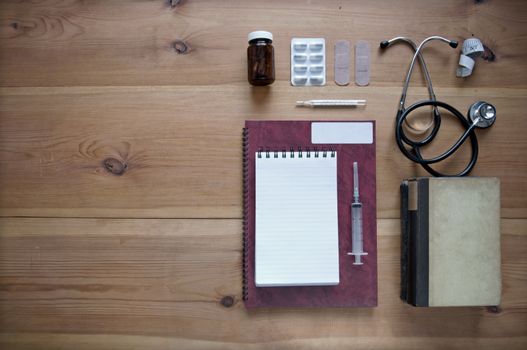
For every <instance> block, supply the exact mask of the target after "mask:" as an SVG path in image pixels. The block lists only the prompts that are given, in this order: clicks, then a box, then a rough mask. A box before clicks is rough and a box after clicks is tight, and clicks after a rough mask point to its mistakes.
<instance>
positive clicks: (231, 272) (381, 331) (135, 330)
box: [0, 218, 527, 349]
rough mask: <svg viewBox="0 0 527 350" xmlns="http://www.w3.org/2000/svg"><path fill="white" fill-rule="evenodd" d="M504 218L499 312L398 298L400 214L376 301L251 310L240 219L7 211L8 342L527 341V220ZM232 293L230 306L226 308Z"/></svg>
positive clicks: (2, 267) (4, 321) (1, 266)
mask: <svg viewBox="0 0 527 350" xmlns="http://www.w3.org/2000/svg"><path fill="white" fill-rule="evenodd" d="M501 226H502V228H501V229H502V250H503V252H504V253H503V265H502V266H503V302H502V305H501V307H500V312H499V313H491V312H489V311H488V310H485V309H484V308H470V307H466V308H437V309H423V308H413V307H410V306H408V305H406V304H404V303H403V302H402V301H400V300H399V299H398V290H399V279H398V270H399V220H397V219H391V220H390V219H384V220H379V222H378V241H379V243H378V249H379V250H378V251H379V307H378V308H375V309H281V310H280V309H261V310H252V311H250V312H248V311H247V310H245V308H244V307H243V303H242V302H241V300H240V298H241V295H240V294H241V293H240V292H241V274H240V269H241V266H240V260H241V252H240V246H241V245H240V241H241V222H240V220H172V219H136V220H132V219H126V220H124V219H46V218H40V219H38V218H34V219H32V218H19V219H1V220H0V229H1V231H2V237H1V239H0V311H1V312H0V329H2V332H4V333H6V334H4V335H3V336H1V337H0V345H2V346H3V347H6V348H10V349H11V348H13V349H18V348H24V349H25V348H29V349H30V348H46V346H47V348H50V349H51V348H56V347H61V346H62V347H65V348H70V347H75V348H77V346H84V347H85V348H103V349H110V348H125V347H126V346H130V347H137V348H145V347H146V348H150V349H163V348H167V347H175V346H183V347H189V348H211V349H218V348H243V347H244V346H246V345H247V344H253V347H254V348H298V347H302V348H303V347H306V348H316V347H317V346H321V344H327V346H331V347H342V346H352V345H353V346H354V347H358V348H368V347H369V348H371V347H372V346H378V347H382V348H392V349H402V348H419V347H421V348H422V347H424V346H427V347H442V346H443V347H444V346H452V347H459V346H464V347H470V346H474V347H475V346H478V347H481V348H489V349H490V348H493V347H495V346H500V345H507V348H518V349H519V348H522V347H524V346H525V345H526V344H527V338H526V337H525V332H526V331H527V312H526V304H525V299H524V298H525V295H524V293H523V292H524V291H525V288H527V278H526V271H527V269H526V268H527V258H526V257H525V254H524V253H525V250H526V249H527V235H526V232H527V224H526V220H511V219H508V220H507V219H506V220H503V221H502V225H501ZM226 296H230V297H233V298H234V305H233V306H232V307H224V306H222V304H221V300H222V298H224V297H226ZM83 334H90V336H89V337H88V336H86V335H83ZM118 334H122V335H118ZM480 337H481V338H480ZM434 339H435V340H434ZM440 339H443V340H444V341H443V342H442V341H440ZM43 343H44V344H46V345H45V346H42V344H43ZM81 344H83V345H81ZM81 348H82V347H81Z"/></svg>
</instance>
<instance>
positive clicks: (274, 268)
mask: <svg viewBox="0 0 527 350" xmlns="http://www.w3.org/2000/svg"><path fill="white" fill-rule="evenodd" d="M324 154H326V156H325V157H324V156H323V155H324ZM308 155H309V157H308ZM255 159H256V196H255V197H256V222H255V224H256V232H255V235H256V236H255V280H256V286H257V287H278V286H303V285H305V286H316V285H321V286H322V285H336V284H338V283H339V256H338V213H337V154H336V152H333V153H331V152H326V153H324V152H322V151H321V152H318V156H315V152H313V151H312V152H310V153H308V152H293V153H292V152H289V151H288V152H285V153H283V152H278V153H275V152H265V151H264V152H260V153H259V154H258V153H257V154H256V157H255Z"/></svg>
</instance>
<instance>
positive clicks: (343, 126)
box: [311, 122, 373, 144]
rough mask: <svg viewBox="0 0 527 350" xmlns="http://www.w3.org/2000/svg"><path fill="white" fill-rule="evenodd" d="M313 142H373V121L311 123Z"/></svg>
mask: <svg viewBox="0 0 527 350" xmlns="http://www.w3.org/2000/svg"><path fill="white" fill-rule="evenodd" d="M311 143H314V144H318V143H325V144H361V143H366V144H371V143H373V123H371V122H320V123H319V122H315V123H311Z"/></svg>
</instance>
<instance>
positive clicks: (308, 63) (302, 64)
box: [291, 38, 326, 86]
mask: <svg viewBox="0 0 527 350" xmlns="http://www.w3.org/2000/svg"><path fill="white" fill-rule="evenodd" d="M291 85H294V86H314V85H317V86H320V85H326V40H325V39H324V38H293V39H291Z"/></svg>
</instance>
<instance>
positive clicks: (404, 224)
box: [400, 181, 409, 301]
mask: <svg viewBox="0 0 527 350" xmlns="http://www.w3.org/2000/svg"><path fill="white" fill-rule="evenodd" d="M400 191H401V295H400V297H401V299H402V300H404V301H408V282H409V280H408V274H409V269H408V263H409V261H408V260H409V259H408V258H409V256H408V254H409V251H408V250H409V246H408V235H409V222H408V218H409V213H408V181H403V182H402V183H401V187H400Z"/></svg>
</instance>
